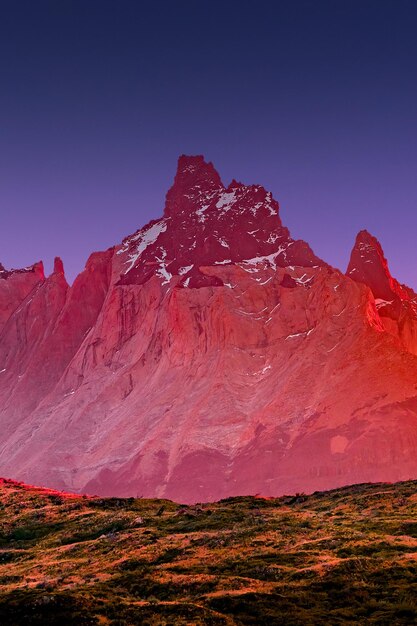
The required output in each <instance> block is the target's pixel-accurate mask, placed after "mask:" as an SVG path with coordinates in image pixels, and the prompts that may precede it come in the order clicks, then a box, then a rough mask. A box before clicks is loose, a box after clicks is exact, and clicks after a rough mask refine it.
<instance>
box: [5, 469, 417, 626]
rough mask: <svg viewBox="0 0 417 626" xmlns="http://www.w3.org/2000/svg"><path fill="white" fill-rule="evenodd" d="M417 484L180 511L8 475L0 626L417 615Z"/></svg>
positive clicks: (367, 620)
mask: <svg viewBox="0 0 417 626" xmlns="http://www.w3.org/2000/svg"><path fill="white" fill-rule="evenodd" d="M416 493H417V482H412V481H410V482H405V483H399V484H397V485H357V486H352V487H347V488H344V489H338V490H334V491H331V492H324V493H316V494H313V495H312V496H308V497H306V496H294V497H284V498H279V499H271V498H269V499H262V498H258V497H240V498H230V499H228V500H225V501H221V502H218V503H210V504H202V505H196V506H189V507H188V506H179V505H177V504H175V503H173V502H169V501H161V500H142V499H133V498H131V499H117V498H112V499H104V498H88V497H82V496H72V495H67V494H61V493H58V492H54V491H51V490H42V489H37V488H33V487H28V486H25V485H22V484H19V483H16V482H13V481H2V482H1V484H0V623H1V624H2V625H4V626H7V625H12V624H13V625H16V624H25V625H26V624H27V625H31V624H36V625H42V626H43V625H47V624H60V625H61V624H77V625H82V624H96V625H107V624H111V625H113V626H114V625H119V626H127V625H131V624H145V625H146V624H149V625H164V624H167V625H168V624H169V625H171V624H173V625H175V624H195V625H199V624H213V625H217V624H219V625H220V624H222V625H223V624H224V625H229V624H230V625H232V624H239V625H240V624H253V625H260V624H284V623H285V624H286V625H288V626H290V625H291V624H303V625H304V626H306V625H309V624H311V625H316V624H341V623H351V624H387V625H390V626H391V625H393V624H394V625H395V624H407V625H408V624H413V623H417V606H416V598H417V582H416V581H417V556H416V555H417V497H416Z"/></svg>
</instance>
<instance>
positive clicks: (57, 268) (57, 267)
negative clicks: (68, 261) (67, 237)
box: [53, 256, 65, 276]
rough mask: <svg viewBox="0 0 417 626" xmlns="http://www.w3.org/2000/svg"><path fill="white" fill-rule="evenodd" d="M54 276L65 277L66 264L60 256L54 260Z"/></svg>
mask: <svg viewBox="0 0 417 626" xmlns="http://www.w3.org/2000/svg"><path fill="white" fill-rule="evenodd" d="M53 273H54V274H62V275H63V276H64V275H65V271H64V264H63V262H62V259H61V258H60V257H59V256H56V257H55V259H54V271H53Z"/></svg>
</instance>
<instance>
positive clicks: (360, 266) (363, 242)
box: [346, 230, 410, 302]
mask: <svg viewBox="0 0 417 626" xmlns="http://www.w3.org/2000/svg"><path fill="white" fill-rule="evenodd" d="M346 274H347V276H349V277H350V278H352V279H353V280H355V281H356V282H360V283H364V284H365V285H368V287H370V289H371V291H372V293H373V294H374V297H375V298H377V299H381V300H384V301H387V302H392V301H394V300H397V299H400V300H409V299H410V294H409V291H410V290H409V289H408V288H406V287H403V286H402V285H400V283H399V282H398V281H397V280H396V279H395V278H393V277H392V275H391V272H390V269H389V267H388V261H387V259H386V258H385V255H384V251H383V249H382V246H381V244H380V242H379V241H378V239H377V238H376V237H374V236H373V235H371V233H369V232H368V231H367V230H361V231H360V232H359V233H358V234H357V236H356V241H355V245H354V246H353V249H352V253H351V255H350V261H349V265H348V268H347V271H346Z"/></svg>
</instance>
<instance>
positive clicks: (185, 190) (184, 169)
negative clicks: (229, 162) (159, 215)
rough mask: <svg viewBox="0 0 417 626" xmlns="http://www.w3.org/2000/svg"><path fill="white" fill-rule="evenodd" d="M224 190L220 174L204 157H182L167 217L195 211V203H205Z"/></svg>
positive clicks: (170, 191)
mask: <svg viewBox="0 0 417 626" xmlns="http://www.w3.org/2000/svg"><path fill="white" fill-rule="evenodd" d="M223 190H224V186H223V183H222V181H221V179H220V176H219V174H218V173H217V171H216V170H215V168H214V166H213V164H212V163H207V162H206V161H205V160H204V157H203V156H201V155H198V156H186V155H184V154H183V155H182V156H180V157H179V159H178V167H177V172H176V174H175V179H174V184H173V185H172V187H171V189H170V190H169V191H168V193H167V196H166V203H165V211H164V215H165V217H171V216H175V215H176V214H177V213H184V212H186V211H187V210H191V211H192V210H193V207H194V203H195V202H196V201H198V200H200V201H204V199H205V200H208V199H209V198H211V197H212V196H213V195H215V194H218V193H220V192H221V191H223Z"/></svg>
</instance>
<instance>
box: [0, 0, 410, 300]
mask: <svg viewBox="0 0 417 626" xmlns="http://www.w3.org/2000/svg"><path fill="white" fill-rule="evenodd" d="M416 32H417V3H416V2H414V0H409V1H408V0H400V1H398V0H393V1H392V2H391V1H390V2H388V1H384V0H375V1H373V0H358V1H355V0H349V1H348V0H345V1H344V0H340V1H338V2H334V0H328V1H327V0H324V1H320V0H314V1H313V0H312V1H307V0H287V1H285V2H284V1H279V0H277V1H276V2H272V0H271V1H262V0H257V1H256V2H255V0H253V1H251V2H247V1H245V0H240V1H239V2H232V1H227V0H222V1H216V0H211V1H210V2H208V1H207V2H206V1H201V2H195V1H191V0H176V1H175V2H172V1H171V0H166V1H160V2H158V3H157V2H147V1H141V2H135V1H133V0H130V1H126V0H118V2H114V1H110V0H89V1H88V2H85V0H60V2H56V0H48V1H47V0H36V2H33V0H30V1H29V0H28V1H25V0H6V1H5V2H4V3H3V4H2V15H1V23H0V77H1V88H0V217H1V229H0V261H1V262H2V263H3V264H4V265H5V266H6V267H22V266H25V265H28V264H31V263H33V262H34V261H36V260H38V259H43V260H44V262H45V265H46V268H47V270H48V271H50V269H51V266H52V259H53V257H54V256H55V255H60V256H61V257H62V258H63V260H64V264H65V267H66V273H67V276H68V278H69V279H70V280H73V278H74V276H75V275H76V273H78V272H79V271H80V270H81V269H82V268H83V266H84V263H85V261H86V259H87V257H88V255H89V254H90V252H92V251H93V250H100V249H105V248H107V247H109V246H110V245H113V244H115V243H117V242H119V241H120V240H121V239H122V238H123V237H124V236H126V235H128V234H130V233H132V232H133V231H135V230H136V229H137V228H138V227H139V226H142V225H143V224H145V223H146V222H147V221H148V220H149V219H151V218H154V217H157V216H159V215H161V213H162V210H163V205H164V196H165V193H166V191H167V189H168V187H169V186H170V185H171V183H172V179H173V176H174V173H175V167H176V160H177V157H178V155H179V154H182V153H188V154H204V155H205V156H206V158H207V159H208V160H211V161H213V162H214V164H215V166H216V168H217V169H218V171H219V173H220V175H221V177H222V179H223V182H226V183H228V182H229V181H230V180H231V179H232V178H237V179H238V180H241V181H243V182H246V183H261V184H263V185H264V186H265V187H267V188H268V189H270V190H271V191H272V192H273V194H274V196H275V197H276V198H277V200H278V201H279V202H280V205H281V217H282V220H283V222H284V223H285V225H287V226H288V227H289V228H290V230H291V233H292V235H293V236H294V237H299V238H303V239H306V240H307V241H308V242H309V243H310V245H311V246H312V247H313V249H314V251H315V252H316V253H317V254H318V255H319V256H321V257H322V258H323V259H325V260H326V261H328V262H330V263H332V264H333V265H335V266H337V267H340V268H341V269H345V268H346V265H347V261H348V257H349V253H350V249H351V247H352V245H353V241H354V238H355V235H356V233H357V231H358V230H360V229H362V228H367V229H368V230H369V231H370V232H372V233H373V234H374V235H375V236H377V237H378V238H379V239H380V241H381V243H382V245H383V248H384V250H385V253H386V255H387V257H388V260H389V263H390V267H391V270H392V272H393V274H394V275H395V276H396V277H397V278H398V279H399V280H401V281H402V282H406V283H407V284H409V285H411V286H413V287H414V288H417V247H416V236H417V38H416V36H415V33H416Z"/></svg>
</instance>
